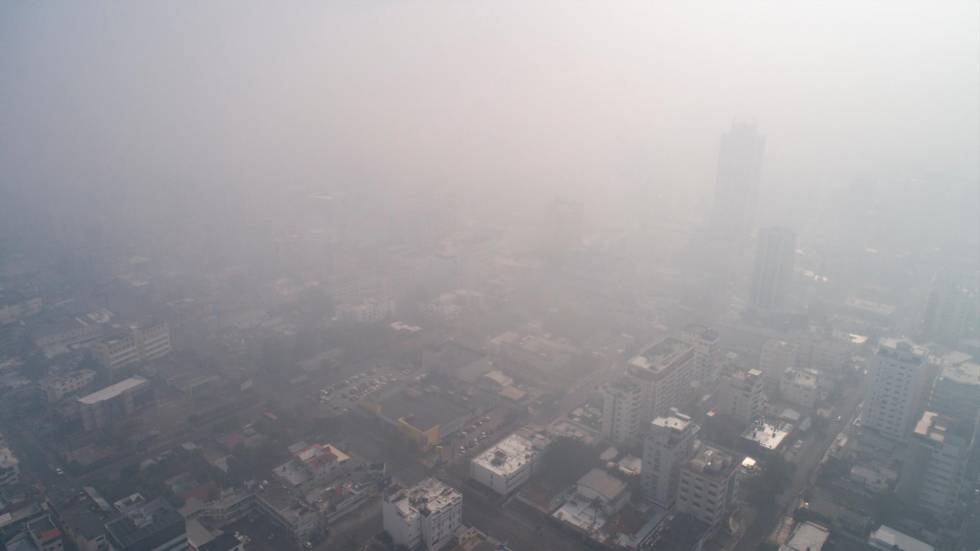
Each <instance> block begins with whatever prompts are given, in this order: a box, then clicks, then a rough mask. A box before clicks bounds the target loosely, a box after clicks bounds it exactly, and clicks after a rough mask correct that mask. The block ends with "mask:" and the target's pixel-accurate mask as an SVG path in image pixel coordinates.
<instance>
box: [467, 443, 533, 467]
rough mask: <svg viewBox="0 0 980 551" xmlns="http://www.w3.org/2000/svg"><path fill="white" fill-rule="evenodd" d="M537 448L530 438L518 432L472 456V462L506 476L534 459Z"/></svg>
mask: <svg viewBox="0 0 980 551" xmlns="http://www.w3.org/2000/svg"><path fill="white" fill-rule="evenodd" d="M535 455H537V450H535V449H534V445H533V444H532V443H531V441H530V440H528V439H527V438H524V437H523V436H520V435H518V434H512V435H510V436H508V437H507V438H504V439H503V440H501V441H500V442H497V444H496V445H494V446H493V447H491V448H490V449H488V450H487V451H485V452H483V453H481V454H480V455H478V456H476V457H474V458H473V463H474V464H476V465H480V466H481V467H483V468H484V469H486V470H488V471H491V472H493V473H494V474H496V475H500V476H507V475H509V474H511V473H513V472H514V471H517V470H518V469H521V468H522V467H524V465H527V464H528V463H529V462H531V461H533V460H534V457H535Z"/></svg>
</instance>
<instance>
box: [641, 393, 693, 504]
mask: <svg viewBox="0 0 980 551" xmlns="http://www.w3.org/2000/svg"><path fill="white" fill-rule="evenodd" d="M699 430H700V427H698V425H697V424H696V423H694V421H691V418H690V417H688V416H686V415H681V414H680V413H678V412H677V411H676V410H675V411H673V412H671V414H670V415H669V416H666V417H657V418H656V419H654V420H653V422H652V423H650V425H649V431H650V432H649V433H648V434H647V436H646V439H645V441H644V443H643V463H642V465H643V468H642V469H641V475H640V476H641V483H642V484H643V492H644V494H645V495H646V498H647V499H648V500H650V501H653V502H654V503H656V504H657V505H660V506H661V507H670V506H671V505H673V504H674V500H675V499H676V498H677V488H678V484H679V483H680V473H681V468H682V467H683V466H684V464H685V463H686V462H687V461H688V460H689V459H690V458H691V455H692V454H693V453H694V443H695V439H696V437H697V434H698V431H699Z"/></svg>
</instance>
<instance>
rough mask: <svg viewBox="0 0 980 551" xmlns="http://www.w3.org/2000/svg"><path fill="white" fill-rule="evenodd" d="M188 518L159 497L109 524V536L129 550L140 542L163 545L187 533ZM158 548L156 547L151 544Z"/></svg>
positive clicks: (106, 526)
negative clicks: (185, 522)
mask: <svg viewBox="0 0 980 551" xmlns="http://www.w3.org/2000/svg"><path fill="white" fill-rule="evenodd" d="M184 526H185V524H184V517H182V516H180V513H178V512H177V511H176V510H175V509H174V508H173V507H171V506H170V504H169V503H167V502H166V501H165V500H164V499H163V498H157V499H155V500H153V501H150V502H149V503H146V504H144V505H142V506H140V507H137V508H135V509H133V510H131V511H129V513H128V514H127V515H123V516H121V517H119V518H117V519H115V520H113V521H110V522H108V523H106V525H105V528H106V533H107V534H108V535H109V536H110V538H111V539H112V540H114V544H113V546H114V547H116V546H121V547H123V548H129V547H131V546H134V545H136V544H137V543H139V542H157V543H156V545H159V544H162V543H164V542H166V541H170V540H171V539H173V538H174V537H175V536H176V534H177V533H179V532H184V530H185V528H184ZM150 547H154V545H150Z"/></svg>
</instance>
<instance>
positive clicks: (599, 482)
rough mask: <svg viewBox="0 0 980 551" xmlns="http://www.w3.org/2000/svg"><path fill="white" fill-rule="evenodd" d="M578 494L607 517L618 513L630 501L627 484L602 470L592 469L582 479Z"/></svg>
mask: <svg viewBox="0 0 980 551" xmlns="http://www.w3.org/2000/svg"><path fill="white" fill-rule="evenodd" d="M576 492H577V493H578V495H580V496H582V497H583V498H585V500H586V501H590V502H593V503H595V504H597V505H598V506H599V509H600V510H601V511H602V512H603V513H604V514H605V515H607V516H611V515H614V514H616V513H618V512H619V511H620V510H621V509H622V508H623V506H624V505H626V503H627V502H628V501H629V499H630V492H629V490H628V489H627V487H626V483H625V482H623V481H622V480H620V479H618V478H616V477H615V476H613V475H611V474H609V473H607V472H606V471H604V470H602V469H592V470H591V471H589V472H588V473H586V474H585V476H583V477H582V478H580V479H579V480H578V483H577V484H576Z"/></svg>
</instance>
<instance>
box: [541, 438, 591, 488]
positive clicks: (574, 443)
mask: <svg viewBox="0 0 980 551" xmlns="http://www.w3.org/2000/svg"><path fill="white" fill-rule="evenodd" d="M598 460H599V454H598V451H597V450H596V449H595V448H593V447H591V446H588V445H586V444H584V443H583V442H581V441H580V440H576V439H574V438H568V437H560V438H557V439H556V440H555V441H554V442H552V443H551V445H550V446H548V449H547V450H545V452H544V456H543V457H542V458H541V465H542V469H541V470H542V476H544V477H545V478H547V479H550V480H552V481H553V482H554V483H555V484H556V485H560V486H567V485H569V484H572V483H574V482H575V481H577V480H578V479H579V477H581V476H582V475H583V474H585V473H586V472H588V471H589V469H591V468H592V466H593V465H595V464H596V462H597V461H598Z"/></svg>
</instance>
